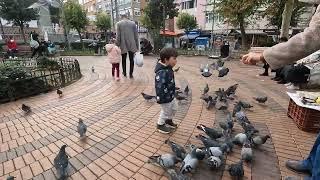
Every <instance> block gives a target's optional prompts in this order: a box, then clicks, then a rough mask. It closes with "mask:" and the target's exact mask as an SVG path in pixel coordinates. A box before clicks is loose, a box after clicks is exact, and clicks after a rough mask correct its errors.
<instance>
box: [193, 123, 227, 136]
mask: <svg viewBox="0 0 320 180" xmlns="http://www.w3.org/2000/svg"><path fill="white" fill-rule="evenodd" d="M197 128H198V129H199V130H201V131H203V132H205V133H206V134H207V135H208V136H209V137H210V138H212V139H218V138H221V137H222V136H223V134H222V132H221V130H216V129H213V128H209V127H207V126H205V125H203V124H200V125H199V126H197Z"/></svg>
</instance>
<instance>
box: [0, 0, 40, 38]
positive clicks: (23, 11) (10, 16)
mask: <svg viewBox="0 0 320 180" xmlns="http://www.w3.org/2000/svg"><path fill="white" fill-rule="evenodd" d="M36 1H37V0H0V16H1V17H2V18H3V19H5V20H7V21H9V22H12V23H13V24H14V25H16V26H19V27H20V30H21V35H22V37H23V40H24V43H26V37H25V33H24V26H25V23H27V22H30V21H31V20H36V19H37V18H38V12H37V11H36V10H34V9H32V8H28V7H29V6H31V5H32V4H33V3H35V2H36Z"/></svg>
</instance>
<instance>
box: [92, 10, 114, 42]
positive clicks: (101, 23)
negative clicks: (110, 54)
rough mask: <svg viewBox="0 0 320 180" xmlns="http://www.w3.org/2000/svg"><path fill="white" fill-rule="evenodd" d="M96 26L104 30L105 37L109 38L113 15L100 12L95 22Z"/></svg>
mask: <svg viewBox="0 0 320 180" xmlns="http://www.w3.org/2000/svg"><path fill="white" fill-rule="evenodd" d="M95 24H96V26H97V27H98V28H99V29H100V30H101V31H103V32H104V35H105V38H106V40H107V31H108V30H110V29H111V17H110V16H109V15H107V14H106V13H102V12H100V13H98V14H97V19H96V22H95Z"/></svg>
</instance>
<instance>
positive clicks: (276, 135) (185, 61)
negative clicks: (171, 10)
mask: <svg viewBox="0 0 320 180" xmlns="http://www.w3.org/2000/svg"><path fill="white" fill-rule="evenodd" d="M79 62H80V65H81V69H82V74H83V75H84V76H83V78H82V79H80V80H79V81H77V82H76V83H74V84H72V85H70V86H68V87H66V88H64V89H63V92H64V96H63V97H62V98H58V96H57V95H56V94H55V92H50V93H47V94H42V95H39V96H35V97H31V98H26V99H21V100H18V101H16V102H11V103H7V104H2V105H0V132H1V135H0V137H1V138H0V179H5V177H6V176H8V175H9V174H10V175H13V176H15V177H17V179H55V173H56V172H55V169H54V168H53V159H54V157H55V156H56V154H57V152H58V150H59V147H61V145H62V144H67V145H68V147H67V153H68V155H69V156H70V168H69V172H68V173H69V175H70V177H69V179H77V180H78V179H90V180H91V179H107V180H109V179H136V180H142V179H161V180H164V179H167V178H166V177H165V176H164V175H165V174H164V171H163V170H162V169H161V168H159V167H157V166H154V165H152V164H148V163H146V160H147V156H151V155H153V154H161V153H165V152H170V149H169V147H168V146H167V145H165V144H164V143H163V142H164V140H165V139H167V138H170V139H172V140H174V141H176V142H178V143H180V144H187V143H189V142H191V143H194V144H196V145H201V144H200V142H199V141H198V140H197V139H195V137H194V136H195V135H197V134H199V133H200V132H199V131H198V130H197V129H196V128H195V126H196V125H197V124H198V123H202V124H205V125H208V126H212V125H214V126H216V124H217V122H218V121H219V120H220V119H221V118H223V113H222V112H220V111H218V112H216V111H215V110H210V111H209V110H207V109H206V108H205V106H204V105H203V103H202V101H201V100H200V96H201V90H202V88H203V87H204V85H205V83H208V84H209V85H210V88H211V90H212V91H213V90H216V89H218V88H219V87H224V88H226V87H228V86H229V85H232V84H234V83H239V84H240V87H239V89H238V91H237V94H238V98H239V99H244V100H247V101H248V102H250V103H251V104H253V105H254V108H253V110H252V111H248V116H249V119H250V120H251V121H252V122H253V124H254V125H255V126H256V127H257V129H259V130H260V132H261V133H262V134H271V137H272V140H269V141H268V142H267V143H266V144H265V145H264V146H262V147H261V148H259V149H257V150H254V156H255V158H254V162H253V163H252V164H251V165H250V164H245V179H253V180H254V179H259V180H269V179H270V180H275V179H281V178H282V177H284V176H286V175H290V174H293V173H292V172H290V171H288V170H287V169H286V168H285V167H284V161H285V160H287V159H297V160H298V159H302V158H303V157H306V156H307V154H308V153H309V150H310V148H311V146H312V143H313V142H314V140H315V136H316V135H315V134H310V133H306V132H302V131H300V130H299V129H298V128H297V127H296V126H295V125H294V123H293V122H292V120H291V119H289V118H288V117H287V116H286V108H287V105H288V97H287V96H286V95H285V89H284V88H283V86H281V85H278V84H274V83H273V82H271V81H270V80H269V78H268V77H258V78H257V77H256V74H258V73H259V69H258V68H257V67H249V66H245V65H242V64H240V63H239V62H237V61H232V62H227V63H226V66H228V67H229V68H230V69H231V71H230V73H229V75H228V76H226V77H223V78H220V79H218V78H216V74H214V75H213V76H212V77H211V78H207V79H205V78H203V77H202V76H200V73H199V67H200V64H206V63H208V59H207V58H205V57H179V60H178V63H179V64H178V66H180V67H181V69H180V71H179V72H178V73H176V82H177V84H178V86H180V87H182V88H184V87H185V86H186V85H189V87H190V89H191V93H190V94H191V95H192V97H189V99H188V102H187V103H184V102H181V103H179V109H178V112H177V115H176V117H175V121H176V122H178V123H179V128H178V129H177V130H176V131H175V132H174V133H172V134H171V135H163V134H160V133H158V132H157V131H156V129H155V123H156V121H157V118H158V115H159V112H160V108H159V105H157V104H156V103H148V102H145V101H144V100H143V98H142V97H141V96H140V93H141V92H142V91H144V92H146V93H148V94H154V87H153V84H154V72H153V70H154V65H155V62H156V58H152V57H146V58H145V63H144V64H145V65H144V67H143V68H136V69H135V74H134V76H135V79H134V80H129V79H122V80H121V81H120V82H115V81H113V80H112V78H111V77H110V76H111V72H110V71H111V65H110V64H109V63H107V62H106V60H105V57H79ZM92 65H93V66H94V67H95V70H96V73H91V67H92ZM262 80H263V81H262ZM255 95H267V96H268V97H269V100H268V102H267V104H266V105H265V106H264V105H258V104H256V103H255V102H254V101H253V100H252V96H255ZM22 103H26V104H28V105H30V106H31V107H32V110H33V113H32V114H30V115H28V116H24V115H23V113H22V112H21V110H20V108H19V107H20V105H21V104H22ZM231 106H232V105H231ZM78 118H82V119H83V120H84V122H85V123H86V124H87V125H88V132H87V135H88V138H87V141H86V142H82V141H80V140H79V137H78V134H77V132H76V125H77V122H78ZM235 129H236V132H239V131H240V130H241V129H240V127H239V126H236V127H235ZM239 157H240V148H238V147H237V148H235V151H234V153H232V154H230V155H228V157H227V159H226V164H231V163H233V162H236V161H238V160H239ZM293 175H295V174H293ZM193 179H197V180H198V179H231V177H230V176H229V175H228V172H227V171H223V170H220V171H208V170H207V169H206V167H205V166H204V165H200V168H199V169H198V171H197V172H196V173H195V174H194V175H193Z"/></svg>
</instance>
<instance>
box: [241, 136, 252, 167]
mask: <svg viewBox="0 0 320 180" xmlns="http://www.w3.org/2000/svg"><path fill="white" fill-rule="evenodd" d="M252 158H253V154H252V148H251V144H250V141H249V139H247V141H245V143H244V144H243V146H242V149H241V159H242V160H244V161H246V162H251V161H252Z"/></svg>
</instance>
